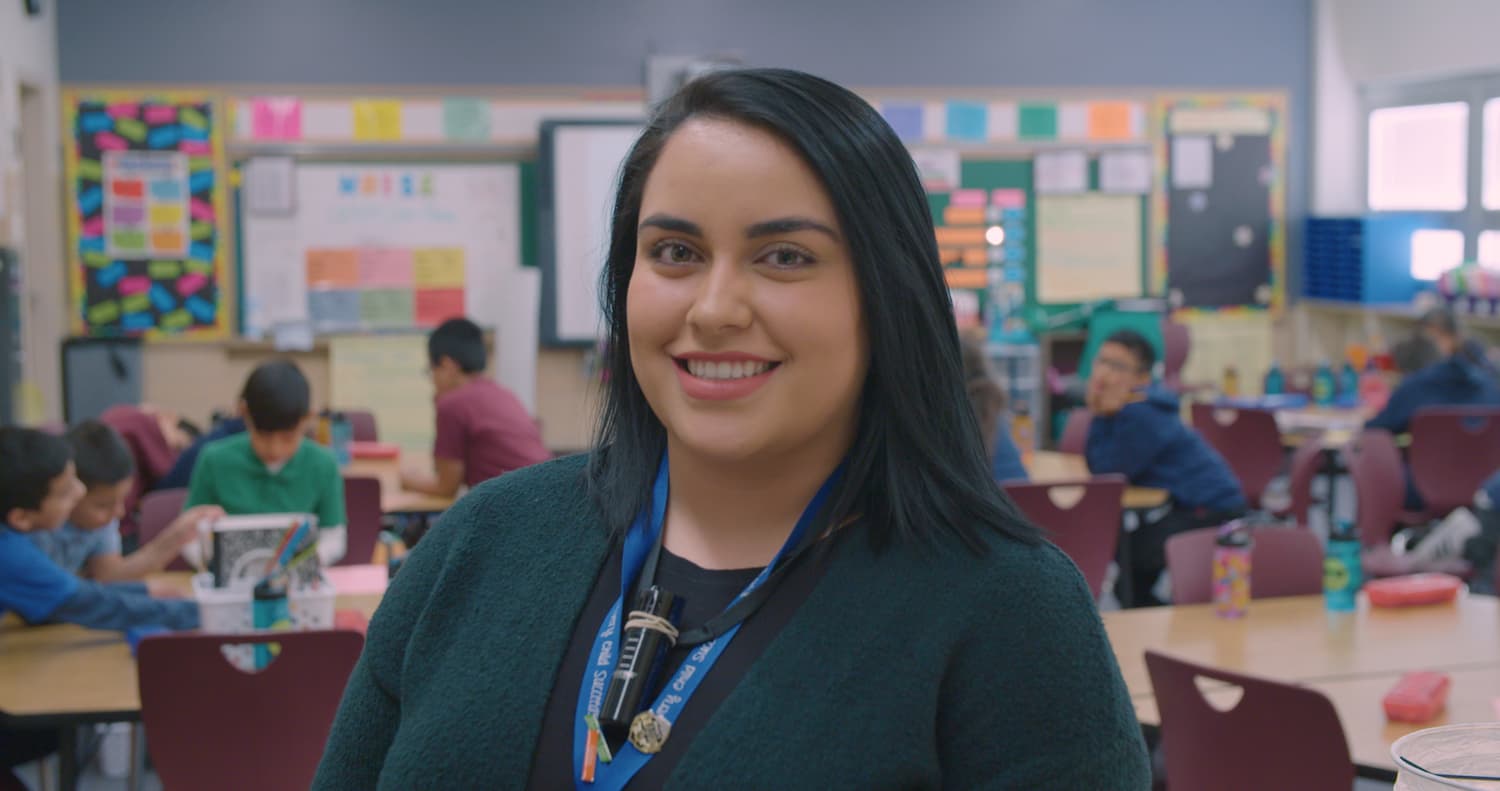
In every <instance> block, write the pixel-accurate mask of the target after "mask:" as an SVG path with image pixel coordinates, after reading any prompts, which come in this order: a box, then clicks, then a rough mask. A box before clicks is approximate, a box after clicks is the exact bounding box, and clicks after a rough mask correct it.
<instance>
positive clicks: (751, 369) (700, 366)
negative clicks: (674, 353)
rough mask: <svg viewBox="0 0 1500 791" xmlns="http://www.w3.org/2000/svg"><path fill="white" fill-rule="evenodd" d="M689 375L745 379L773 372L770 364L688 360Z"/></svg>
mask: <svg viewBox="0 0 1500 791" xmlns="http://www.w3.org/2000/svg"><path fill="white" fill-rule="evenodd" d="M687 369H688V373H690V374H692V375H693V376H696V377H698V378H699V379H744V378H745V377H747V376H759V375H761V374H763V373H765V372H766V371H769V370H771V363H768V362H732V363H730V362H712V361H709V360H688V361H687Z"/></svg>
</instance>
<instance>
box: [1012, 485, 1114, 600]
mask: <svg viewBox="0 0 1500 791" xmlns="http://www.w3.org/2000/svg"><path fill="white" fill-rule="evenodd" d="M1002 488H1004V489H1005V493H1006V494H1008V495H1010V498H1011V499H1012V500H1013V501H1015V504H1016V507H1017V508H1019V509H1021V513H1023V514H1025V515H1026V517H1027V518H1028V519H1030V520H1031V521H1033V522H1035V523H1036V524H1037V525H1039V526H1040V527H1041V528H1042V529H1043V530H1045V531H1047V535H1048V537H1049V538H1051V539H1052V542H1053V543H1054V544H1057V547H1058V549H1061V550H1062V551H1063V553H1064V554H1066V555H1067V556H1068V557H1070V558H1072V559H1073V562H1074V563H1076V564H1078V570H1079V571H1082V572H1083V578H1084V579H1085V580H1087V581H1088V584H1089V590H1091V591H1093V592H1094V598H1095V599H1097V598H1099V595H1100V593H1102V592H1103V590H1104V576H1105V574H1107V573H1108V572H1109V564H1110V562H1111V561H1113V560H1114V558H1115V544H1116V542H1117V541H1118V540H1119V537H1120V511H1121V502H1122V500H1123V499H1124V497H1125V478H1124V477H1123V476H1119V475H1100V476H1096V477H1094V478H1090V479H1088V480H1080V481H1071V482H1067V481H1062V482H1056V483H1015V484H1005V485H1004V486H1003V487H1002ZM1068 489H1073V490H1075V491H1076V490H1081V492H1082V496H1081V497H1080V498H1079V499H1078V501H1077V502H1076V503H1073V504H1072V505H1071V506H1069V507H1066V508H1065V507H1063V506H1061V505H1058V503H1057V500H1056V499H1054V495H1062V496H1066V495H1067V494H1068V492H1067V491H1066V490H1068Z"/></svg>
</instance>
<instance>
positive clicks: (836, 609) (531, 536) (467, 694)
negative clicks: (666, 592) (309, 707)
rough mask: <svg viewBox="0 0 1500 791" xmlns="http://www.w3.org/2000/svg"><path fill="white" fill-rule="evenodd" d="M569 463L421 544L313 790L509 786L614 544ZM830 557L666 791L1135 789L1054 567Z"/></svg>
mask: <svg viewBox="0 0 1500 791" xmlns="http://www.w3.org/2000/svg"><path fill="white" fill-rule="evenodd" d="M583 466H584V461H583V458H582V457H573V458H569V459H562V460H559V461H554V462H549V463H546V464H542V465H539V466H536V467H532V468H529V469H526V470H522V471H519V472H513V473H509V474H507V475H505V476H504V477H503V478H500V479H496V480H493V481H490V482H488V483H486V484H484V485H482V486H480V487H478V488H477V489H475V490H474V491H473V492H471V493H470V494H469V495H468V496H467V497H465V498H464V499H463V500H462V501H461V502H459V503H458V504H457V505H455V506H454V507H453V509H452V510H450V511H449V512H448V513H447V514H446V515H445V516H444V517H443V519H442V520H441V522H440V523H439V524H438V526H437V527H436V528H434V529H433V531H432V532H431V533H429V534H428V535H427V537H426V538H425V539H423V541H422V543H421V545H420V546H419V547H418V548H417V549H416V551H415V552H413V553H412V556H411V557H410V558H409V559H408V560H407V562H406V564H405V566H404V567H403V568H402V570H401V573H400V574H398V575H397V576H396V579H395V580H394V582H393V583H392V585H391V588H390V591H389V592H388V593H387V594H386V597H385V600H384V602H383V603H382V604H381V607H380V610H379V611H378V612H377V613H376V614H375V617H374V619H373V620H372V622H371V624H370V631H369V638H368V642H367V643H366V644H365V650H364V655H363V656H362V657H361V658H360V661H359V665H358V666H357V667H356V668H355V670H354V675H353V677H352V678H351V679H350V681H349V688H348V690H347V691H346V692H345V694H344V702H343V705H342V706H341V708H340V710H339V714H338V718H337V720H336V722H335V723H334V726H333V733H332V735H331V736H330V738H329V743H328V748H327V753H326V754H325V755H324V757H323V763H322V766H320V767H319V769H318V777H317V780H316V781H315V782H314V784H313V787H314V788H315V789H322V790H325V791H332V790H334V789H347V790H348V791H370V789H376V788H379V789H403V790H405V789H479V788H485V789H496V788H524V787H525V785H526V781H527V777H528V774H529V773H530V770H531V761H532V754H533V752H534V750H535V746H536V743H537V734H538V731H539V730H540V728H541V723H542V716H543V713H544V711H545V709H546V705H547V699H548V697H549V696H550V695H551V694H552V689H553V686H554V683H556V682H557V678H556V676H557V672H558V665H559V663H560V662H561V661H562V657H563V653H564V651H565V650H566V649H567V646H568V642H569V640H570V639H571V637H572V635H573V630H574V626H575V622H576V621H577V619H578V616H579V613H580V611H581V610H582V609H583V606H584V603H585V602H586V601H587V599H588V597H589V593H590V591H591V590H592V589H593V587H594V582H595V579H596V577H597V576H598V574H599V571H600V568H601V566H602V565H603V563H604V560H605V557H606V553H607V552H608V551H609V550H610V547H611V542H610V540H609V537H608V536H607V535H606V533H605V531H604V530H603V529H602V528H601V527H600V525H599V521H598V519H597V518H596V517H595V515H594V512H593V510H592V508H591V506H590V504H589V501H588V495H587V493H586V485H585V482H584V480H583V477H582V473H583ZM836 540H837V541H838V545H837V546H835V547H834V548H833V553H832V555H831V556H830V557H829V559H828V563H827V568H826V571H825V573H824V575H823V578H822V580H821V581H819V583H818V584H817V587H816V588H815V589H814V591H813V593H812V594H811V595H810V596H809V597H808V599H807V601H805V602H804V603H803V604H802V606H801V607H800V608H799V609H798V611H797V612H796V614H795V615H794V616H793V617H792V620H791V621H790V622H789V623H788V624H787V625H786V627H785V628H784V629H783V630H782V631H781V633H780V634H779V635H778V636H777V637H776V639H775V640H773V641H772V643H771V644H770V645H769V646H767V647H766V648H765V650H764V652H763V653H762V654H761V655H760V657H759V659H758V660H756V662H755V663H754V664H753V665H752V666H751V667H750V669H749V670H748V671H747V672H746V674H745V676H744V678H743V679H742V680H741V681H740V683H739V684H738V686H737V687H736V688H735V690H734V691H733V692H732V693H731V694H730V695H729V697H728V698H726V699H725V700H724V702H723V704H722V705H721V706H720V708H719V709H718V711H716V712H715V713H714V715H713V716H712V718H711V719H710V720H709V721H708V723H707V725H705V726H704V728H703V730H701V731H700V732H699V733H698V734H697V735H696V736H695V737H694V739H693V742H692V745H691V747H690V748H689V750H688V751H687V752H686V753H685V754H684V755H683V757H682V759H681V761H680V763H678V765H677V767H676V769H675V771H674V772H673V774H672V779H671V782H670V783H669V784H668V787H669V788H674V789H704V788H715V789H739V788H744V789H768V788H776V789H796V788H807V789H832V788H860V789H877V788H934V789H936V788H947V789H981V788H1026V789H1037V788H1059V789H1063V788H1066V789H1143V788H1147V787H1148V786H1149V784H1150V783H1149V769H1148V767H1147V761H1146V753H1145V748H1144V746H1143V744H1142V741H1141V734H1140V729H1139V727H1138V726H1137V724H1136V721H1135V715H1134V711H1133V710H1132V708H1131V704H1130V699H1129V696H1128V694H1127V693H1126V690H1125V685H1124V683H1123V682H1122V681H1121V679H1120V672H1119V669H1118V668H1117V667H1116V665H1115V660H1114V654H1113V653H1112V652H1111V650H1110V647H1109V643H1108V641H1107V639H1106V637H1105V635H1104V629H1103V627H1102V625H1101V624H1100V621H1099V616H1098V614H1097V613H1096V611H1095V609H1094V602H1093V601H1092V599H1091V597H1090V595H1089V592H1088V589H1087V588H1086V587H1085V585H1084V582H1083V579H1082V578H1081V577H1080V576H1079V574H1078V571H1077V569H1076V568H1075V567H1074V566H1073V564H1072V563H1070V562H1069V561H1068V559H1067V558H1066V557H1065V556H1064V555H1063V554H1062V553H1061V552H1059V551H1058V550H1057V549H1055V548H1053V547H1052V546H1050V545H1046V546H1035V547H1032V546H1024V545H1022V544H1019V543H1017V542H1014V541H1010V540H1007V539H1004V538H1002V537H1000V536H998V535H996V536H994V538H993V539H992V540H991V541H990V544H991V548H990V551H989V552H988V553H987V554H986V555H984V556H982V557H981V556H979V555H976V554H974V553H972V552H968V551H965V550H963V549H960V548H957V547H955V548H953V549H951V550H936V551H924V552H918V551H914V550H903V549H900V548H896V549H892V550H888V551H885V552H883V553H876V552H874V551H873V550H872V548H871V547H870V543H869V542H868V541H865V540H863V537H862V536H859V535H858V534H856V533H853V532H851V533H849V534H846V535H843V536H842V537H839V538H837V539H836ZM557 688H558V690H559V694H565V695H572V694H575V690H577V688H578V680H576V679H563V680H562V682H561V683H560V684H558V687H557ZM565 787H567V786H565Z"/></svg>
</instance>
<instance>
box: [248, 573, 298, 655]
mask: <svg viewBox="0 0 1500 791" xmlns="http://www.w3.org/2000/svg"><path fill="white" fill-rule="evenodd" d="M251 625H252V626H254V627H255V628H256V630H257V631H259V630H265V629H290V628H292V613H291V609H290V608H289V607H288V606H287V599H286V587H285V586H284V585H281V584H277V583H273V582H272V581H270V580H266V581H263V582H260V583H259V584H257V585H256V586H255V591H254V601H253V603H252V605H251ZM278 651H279V648H278V647H277V646H276V644H275V643H256V644H255V665H254V666H255V669H256V670H263V669H265V667H266V666H267V665H269V664H271V660H272V659H273V658H274V657H275V656H276V654H277V652H278Z"/></svg>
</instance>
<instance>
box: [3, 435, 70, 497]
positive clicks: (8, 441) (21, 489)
mask: <svg viewBox="0 0 1500 791" xmlns="http://www.w3.org/2000/svg"><path fill="white" fill-rule="evenodd" d="M72 460H73V451H72V450H71V449H70V448H69V447H68V441H67V440H65V439H63V438H62V437H59V436H57V435H55V434H48V433H47V432H45V431H38V430H37V429H34V428H20V427H19V426H3V427H0V520H4V519H5V517H6V515H7V514H9V513H10V512H11V511H12V510H13V509H16V508H22V509H27V510H35V509H37V508H40V507H41V505H42V501H43V500H46V499H47V493H48V492H50V491H51V490H52V479H53V478H56V477H57V476H59V475H62V473H63V470H65V469H67V467H68V462H70V461H72Z"/></svg>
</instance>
